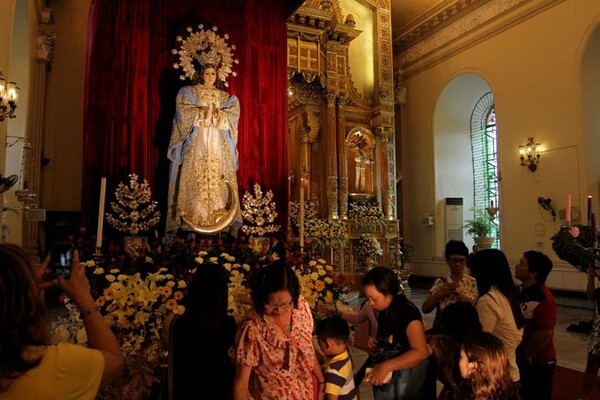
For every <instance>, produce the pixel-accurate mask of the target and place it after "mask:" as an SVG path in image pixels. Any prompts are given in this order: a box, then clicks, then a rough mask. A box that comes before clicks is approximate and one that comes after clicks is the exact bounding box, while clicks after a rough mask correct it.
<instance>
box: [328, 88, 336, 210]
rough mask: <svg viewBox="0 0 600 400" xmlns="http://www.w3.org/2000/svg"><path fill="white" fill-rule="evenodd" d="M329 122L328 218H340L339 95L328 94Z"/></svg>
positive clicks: (330, 92)
mask: <svg viewBox="0 0 600 400" xmlns="http://www.w3.org/2000/svg"><path fill="white" fill-rule="evenodd" d="M325 98H326V100H327V115H326V116H325V118H326V120H327V122H326V125H325V148H326V149H327V150H326V152H327V153H326V154H327V156H326V159H325V163H326V164H325V165H326V167H325V168H326V170H325V171H326V172H325V173H326V182H325V185H326V190H327V218H330V219H337V218H338V169H337V143H336V142H337V140H336V139H337V135H336V109H335V103H336V100H337V93H335V92H333V91H329V92H327V94H326V95H325Z"/></svg>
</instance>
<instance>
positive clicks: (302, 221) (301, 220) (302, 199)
mask: <svg viewBox="0 0 600 400" xmlns="http://www.w3.org/2000/svg"><path fill="white" fill-rule="evenodd" d="M299 236H300V249H301V250H302V249H303V248H304V178H302V179H300V229H299Z"/></svg>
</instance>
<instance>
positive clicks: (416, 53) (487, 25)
mask: <svg viewBox="0 0 600 400" xmlns="http://www.w3.org/2000/svg"><path fill="white" fill-rule="evenodd" d="M563 1H564V0H456V1H454V2H452V3H449V2H444V3H442V4H441V5H440V6H439V7H437V8H434V9H433V10H431V12H430V13H427V14H425V15H424V16H423V17H422V18H419V19H417V20H415V21H414V22H413V23H411V24H409V25H408V26H407V27H406V28H405V29H403V32H404V34H403V35H404V36H401V37H400V38H399V39H397V40H399V42H396V41H395V44H396V43H401V44H404V46H405V48H403V49H400V55H399V57H397V59H396V60H395V61H396V63H395V64H396V66H397V67H399V68H401V69H402V70H403V71H404V73H405V77H408V76H411V75H413V74H415V73H417V72H418V71H420V70H422V69H425V68H429V67H431V66H432V65H434V64H436V63H438V62H441V61H443V60H445V59H446V58H448V57H450V56H452V55H453V54H456V53H457V52H460V51H463V50H465V49H466V48H469V47H471V46H473V45H474V44H476V43H479V42H481V40H482V39H484V38H488V37H491V36H493V35H495V34H497V33H500V32H502V31H504V30H506V29H508V28H510V27H512V26H514V25H515V24H517V23H519V22H522V21H523V20H525V19H528V18H531V17H532V16H534V15H536V14H538V13H540V12H542V11H544V10H546V9H548V8H550V7H553V6H555V5H556V4H558V3H561V2H563ZM475 33H476V34H475ZM459 40H461V42H460V43H458V41H459Z"/></svg>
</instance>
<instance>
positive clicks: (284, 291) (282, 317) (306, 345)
mask: <svg viewBox="0 0 600 400" xmlns="http://www.w3.org/2000/svg"><path fill="white" fill-rule="evenodd" d="M252 302H253V305H254V311H252V312H250V313H249V315H248V316H247V317H246V319H245V320H244V321H243V322H242V325H241V327H240V329H239V331H238V334H237V338H236V349H235V363H236V372H235V377H234V384H233V398H234V399H235V400H246V399H265V400H268V399H288V400H310V399H314V398H315V395H317V393H318V397H319V398H322V396H323V387H324V378H323V374H322V372H321V368H320V366H319V363H318V361H317V358H316V356H315V351H314V348H313V345H312V333H313V319H312V315H311V312H310V308H309V307H308V303H307V302H306V299H304V297H302V296H300V285H299V282H298V278H297V276H296V274H295V273H294V272H293V271H292V269H291V268H290V267H289V266H288V265H286V264H283V263H279V264H270V265H267V266H265V267H263V268H261V269H260V270H258V271H257V272H256V274H255V276H254V282H253V284H252Z"/></svg>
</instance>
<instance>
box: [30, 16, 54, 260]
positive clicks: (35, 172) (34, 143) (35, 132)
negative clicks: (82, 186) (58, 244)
mask: <svg viewBox="0 0 600 400" xmlns="http://www.w3.org/2000/svg"><path fill="white" fill-rule="evenodd" d="M41 18H42V23H41V24H40V25H39V26H38V39H37V43H38V46H37V54H36V56H37V59H36V63H35V67H34V74H33V80H32V81H31V91H30V106H31V107H30V110H31V114H30V119H29V123H30V125H29V128H30V129H29V130H28V136H29V137H28V141H29V142H30V143H31V150H30V151H29V152H28V153H29V157H28V158H25V161H24V163H23V166H24V168H23V169H24V170H23V175H24V176H23V181H24V182H27V188H28V190H29V191H30V192H31V193H35V194H37V196H38V203H37V204H38V207H41V203H40V200H41V199H40V193H41V185H40V174H41V158H42V142H43V136H44V106H45V104H46V77H47V73H48V71H49V70H50V62H51V61H52V57H53V55H54V40H55V32H54V24H53V23H52V14H51V11H50V10H49V9H45V10H44V12H43V13H41ZM26 153H27V152H25V153H24V154H23V155H24V157H26ZM24 214H25V215H24V216H23V218H26V213H24ZM23 247H24V248H25V250H26V251H27V253H28V254H29V256H30V257H32V258H34V259H36V260H38V254H39V222H37V221H28V220H27V219H25V221H24V225H23Z"/></svg>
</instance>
